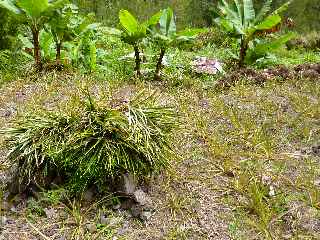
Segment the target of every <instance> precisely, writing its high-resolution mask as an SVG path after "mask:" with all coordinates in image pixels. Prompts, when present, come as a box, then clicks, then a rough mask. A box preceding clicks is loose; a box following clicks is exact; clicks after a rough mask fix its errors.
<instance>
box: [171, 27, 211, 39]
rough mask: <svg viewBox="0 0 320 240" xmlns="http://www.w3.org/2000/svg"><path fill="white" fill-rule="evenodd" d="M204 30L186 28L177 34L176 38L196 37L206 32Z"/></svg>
mask: <svg viewBox="0 0 320 240" xmlns="http://www.w3.org/2000/svg"><path fill="white" fill-rule="evenodd" d="M207 31H208V30H207V29H204V28H188V29H185V30H182V31H179V32H178V33H177V35H178V36H186V37H197V35H199V34H200V33H204V32H207Z"/></svg>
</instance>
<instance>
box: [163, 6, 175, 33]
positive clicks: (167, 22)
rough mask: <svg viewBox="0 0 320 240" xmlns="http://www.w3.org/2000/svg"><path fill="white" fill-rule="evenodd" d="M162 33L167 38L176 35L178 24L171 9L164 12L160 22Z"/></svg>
mask: <svg viewBox="0 0 320 240" xmlns="http://www.w3.org/2000/svg"><path fill="white" fill-rule="evenodd" d="M159 23H160V32H161V33H162V34H163V35H166V36H174V35H175V34H176V30H177V29H176V24H175V21H174V15H173V11H172V9H171V8H167V9H165V10H163V11H162V15H161V17H160V20H159Z"/></svg>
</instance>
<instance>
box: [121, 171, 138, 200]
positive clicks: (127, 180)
mask: <svg viewBox="0 0 320 240" xmlns="http://www.w3.org/2000/svg"><path fill="white" fill-rule="evenodd" d="M122 177H123V184H124V185H123V190H124V193H125V194H127V195H132V194H133V193H134V191H135V190H136V186H137V183H136V180H135V178H134V176H133V175H132V174H130V173H127V174H123V175H122Z"/></svg>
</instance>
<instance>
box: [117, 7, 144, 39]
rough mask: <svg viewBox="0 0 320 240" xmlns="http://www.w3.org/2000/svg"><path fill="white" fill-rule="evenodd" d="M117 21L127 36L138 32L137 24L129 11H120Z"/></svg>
mask: <svg viewBox="0 0 320 240" xmlns="http://www.w3.org/2000/svg"><path fill="white" fill-rule="evenodd" d="M119 19H120V24H121V26H122V27H123V28H124V30H125V31H126V32H127V33H128V34H129V35H133V34H135V33H137V32H138V30H139V23H138V21H137V20H136V18H135V17H134V16H133V15H132V14H131V13H130V12H129V11H127V10H120V12H119Z"/></svg>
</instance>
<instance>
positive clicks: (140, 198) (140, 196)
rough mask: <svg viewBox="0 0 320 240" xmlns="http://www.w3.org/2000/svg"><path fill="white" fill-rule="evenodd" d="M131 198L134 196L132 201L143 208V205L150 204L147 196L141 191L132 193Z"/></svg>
mask: <svg viewBox="0 0 320 240" xmlns="http://www.w3.org/2000/svg"><path fill="white" fill-rule="evenodd" d="M133 196H134V200H135V201H136V202H137V203H139V204H140V205H141V206H144V205H146V204H148V203H150V200H149V199H148V197H147V195H146V194H145V192H144V191H142V190H141V189H139V190H137V191H135V192H134V193H133Z"/></svg>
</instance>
